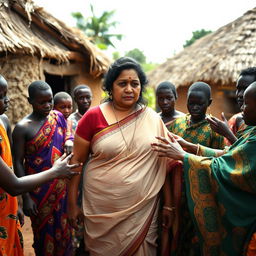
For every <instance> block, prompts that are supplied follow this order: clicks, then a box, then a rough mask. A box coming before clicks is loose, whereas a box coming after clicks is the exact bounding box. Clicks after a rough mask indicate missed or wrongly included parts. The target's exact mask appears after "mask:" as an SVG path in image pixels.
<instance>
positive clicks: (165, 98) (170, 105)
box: [156, 81, 185, 126]
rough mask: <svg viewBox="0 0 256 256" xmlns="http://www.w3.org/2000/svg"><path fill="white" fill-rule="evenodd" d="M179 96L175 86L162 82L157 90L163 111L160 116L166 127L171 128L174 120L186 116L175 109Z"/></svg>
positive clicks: (159, 104)
mask: <svg viewBox="0 0 256 256" xmlns="http://www.w3.org/2000/svg"><path fill="white" fill-rule="evenodd" d="M177 98H178V94H177V91H176V88H175V86H174V85H173V84H172V83H170V82H168V81H165V82H162V83H160V84H159V85H158V87H157V89H156V99H157V104H158V106H159V108H160V109H161V113H160V116H161V118H162V120H163V122H164V123H165V125H166V126H169V125H170V124H171V122H172V121H173V120H175V119H176V118H178V117H180V116H184V115H185V114H184V113H182V112H180V111H178V110H176V109H175V101H176V100H177Z"/></svg>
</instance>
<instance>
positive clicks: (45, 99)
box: [30, 89, 53, 116]
mask: <svg viewBox="0 0 256 256" xmlns="http://www.w3.org/2000/svg"><path fill="white" fill-rule="evenodd" d="M30 104H31V105H32V107H33V111H34V112H36V113H38V114H40V115H43V116H47V115H48V114H49V113H50V111H51V110H52V106H53V98H52V90H51V89H48V90H38V92H37V93H36V95H35V96H34V98H33V99H30Z"/></svg>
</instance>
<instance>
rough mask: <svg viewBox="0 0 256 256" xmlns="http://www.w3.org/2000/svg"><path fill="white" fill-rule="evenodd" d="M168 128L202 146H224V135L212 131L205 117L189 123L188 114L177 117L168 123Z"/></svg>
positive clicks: (219, 147) (220, 147)
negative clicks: (199, 120) (194, 122)
mask: <svg viewBox="0 0 256 256" xmlns="http://www.w3.org/2000/svg"><path fill="white" fill-rule="evenodd" d="M169 130H170V131H171V132H173V133H174V134H177V135H179V136H181V137H182V138H183V139H185V140H187V141H189V142H192V143H195V144H197V143H199V144H200V145H203V146H207V147H210V148H218V149H222V148H223V147H224V137H223V136H221V135H219V134H217V133H216V132H214V131H213V130H212V129H211V127H210V125H209V123H208V122H207V121H206V120H205V119H204V120H203V121H201V122H199V123H196V124H192V125H191V124H190V115H189V114H187V115H185V116H182V117H179V118H177V119H176V120H175V121H174V122H173V123H172V124H171V125H170V127H169Z"/></svg>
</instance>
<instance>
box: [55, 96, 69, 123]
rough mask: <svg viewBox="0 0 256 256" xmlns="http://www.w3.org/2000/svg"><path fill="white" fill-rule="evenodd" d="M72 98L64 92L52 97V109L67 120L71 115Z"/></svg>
mask: <svg viewBox="0 0 256 256" xmlns="http://www.w3.org/2000/svg"><path fill="white" fill-rule="evenodd" d="M72 104H73V102H72V98H71V96H70V95H69V94H68V93H66V92H58V93H56V94H55V95H54V97H53V109H55V110H58V111H59V112H61V113H62V114H63V116H64V117H65V118H66V119H67V118H68V117H69V116H70V114H71V113H72V110H73V107H72Z"/></svg>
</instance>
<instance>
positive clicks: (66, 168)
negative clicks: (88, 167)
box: [52, 153, 83, 179]
mask: <svg viewBox="0 0 256 256" xmlns="http://www.w3.org/2000/svg"><path fill="white" fill-rule="evenodd" d="M72 156H73V154H72V153H71V154H70V155H68V156H67V154H66V153H64V154H63V155H62V156H61V157H60V158H59V159H58V160H57V161H55V162H54V164H53V166H52V168H53V169H54V171H55V173H56V178H68V179H71V178H72V177H73V176H74V175H78V174H80V172H77V171H74V170H73V169H75V168H77V167H79V166H82V165H83V163H78V164H69V163H70V160H71V158H72Z"/></svg>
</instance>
